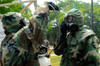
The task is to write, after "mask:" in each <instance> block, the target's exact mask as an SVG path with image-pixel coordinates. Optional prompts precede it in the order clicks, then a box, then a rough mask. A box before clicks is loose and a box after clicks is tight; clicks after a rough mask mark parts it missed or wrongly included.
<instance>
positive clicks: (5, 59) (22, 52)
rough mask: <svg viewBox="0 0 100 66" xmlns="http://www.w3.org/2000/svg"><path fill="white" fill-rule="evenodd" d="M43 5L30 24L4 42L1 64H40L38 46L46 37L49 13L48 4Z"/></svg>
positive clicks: (11, 65) (16, 65) (25, 65)
mask: <svg viewBox="0 0 100 66" xmlns="http://www.w3.org/2000/svg"><path fill="white" fill-rule="evenodd" d="M44 6H45V7H43V6H41V7H39V8H38V9H36V11H35V12H34V14H33V16H32V17H31V18H30V22H29V25H27V26H26V27H24V28H22V29H20V30H19V31H18V32H17V33H15V34H14V36H13V37H12V39H11V40H8V41H7V42H4V44H3V46H2V48H1V51H2V52H1V55H0V59H1V62H0V64H1V66H39V62H38V57H37V52H38V51H36V50H38V47H39V46H40V45H41V44H42V42H43V40H44V39H45V38H46V32H47V23H48V13H49V9H48V6H47V4H44Z"/></svg>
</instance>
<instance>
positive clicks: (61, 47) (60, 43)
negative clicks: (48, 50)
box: [54, 36, 67, 55]
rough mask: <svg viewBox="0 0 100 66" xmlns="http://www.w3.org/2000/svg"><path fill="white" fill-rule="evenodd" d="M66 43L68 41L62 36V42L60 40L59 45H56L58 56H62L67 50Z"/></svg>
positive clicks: (55, 50)
mask: <svg viewBox="0 0 100 66" xmlns="http://www.w3.org/2000/svg"><path fill="white" fill-rule="evenodd" d="M66 41H67V39H66V38H63V37H62V36H61V37H60V40H58V44H57V43H55V45H54V48H55V49H54V53H55V54H56V55H61V54H62V53H63V50H64V48H65V45H66Z"/></svg>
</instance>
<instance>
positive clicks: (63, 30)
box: [60, 21, 68, 38]
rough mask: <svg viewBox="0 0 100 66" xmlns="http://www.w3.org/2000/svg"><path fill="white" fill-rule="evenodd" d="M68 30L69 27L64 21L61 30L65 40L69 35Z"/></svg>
mask: <svg viewBox="0 0 100 66" xmlns="http://www.w3.org/2000/svg"><path fill="white" fill-rule="evenodd" d="M67 29H68V26H67V25H66V22H65V21H63V22H62V23H61V25H60V30H61V33H62V35H61V36H62V37H63V38H66V33H67Z"/></svg>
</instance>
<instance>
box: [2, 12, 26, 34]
mask: <svg viewBox="0 0 100 66" xmlns="http://www.w3.org/2000/svg"><path fill="white" fill-rule="evenodd" d="M1 21H2V24H3V28H4V30H5V34H9V33H16V32H17V31H18V30H19V29H21V28H22V27H23V26H25V25H26V23H25V18H24V17H22V15H21V14H20V13H17V12H9V13H7V14H4V15H3V17H2V19H1Z"/></svg>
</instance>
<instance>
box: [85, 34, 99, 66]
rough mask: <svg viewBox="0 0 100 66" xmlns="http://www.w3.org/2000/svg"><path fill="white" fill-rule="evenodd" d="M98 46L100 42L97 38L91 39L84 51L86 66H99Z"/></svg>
mask: <svg viewBox="0 0 100 66" xmlns="http://www.w3.org/2000/svg"><path fill="white" fill-rule="evenodd" d="M98 45H99V40H98V38H97V37H96V36H93V37H91V38H90V39H89V40H88V41H87V44H86V45H85V50H84V60H85V61H86V62H85V63H84V64H85V65H86V66H99V65H98V59H99V54H98Z"/></svg>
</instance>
